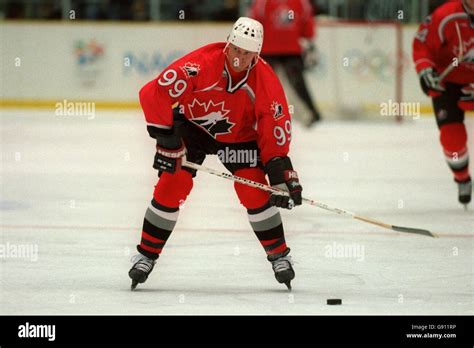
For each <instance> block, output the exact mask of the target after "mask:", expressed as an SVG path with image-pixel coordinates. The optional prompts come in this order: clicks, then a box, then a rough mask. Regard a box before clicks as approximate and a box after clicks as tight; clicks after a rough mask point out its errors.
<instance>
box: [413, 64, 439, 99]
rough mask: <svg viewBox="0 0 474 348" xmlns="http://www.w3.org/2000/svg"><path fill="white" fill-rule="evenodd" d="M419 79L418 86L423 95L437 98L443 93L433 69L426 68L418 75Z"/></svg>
mask: <svg viewBox="0 0 474 348" xmlns="http://www.w3.org/2000/svg"><path fill="white" fill-rule="evenodd" d="M418 76H419V77H420V85H421V89H422V90H423V93H425V94H426V95H427V96H430V97H437V96H439V95H440V94H441V92H444V91H445V89H444V87H443V86H442V85H441V81H440V80H439V75H438V73H437V72H436V70H434V69H433V68H426V69H424V70H422V71H420V73H419V74H418Z"/></svg>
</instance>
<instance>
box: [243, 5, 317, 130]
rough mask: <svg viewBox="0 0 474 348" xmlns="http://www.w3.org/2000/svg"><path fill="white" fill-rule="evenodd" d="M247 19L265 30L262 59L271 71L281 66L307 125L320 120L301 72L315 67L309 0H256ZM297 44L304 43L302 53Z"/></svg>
mask: <svg viewBox="0 0 474 348" xmlns="http://www.w3.org/2000/svg"><path fill="white" fill-rule="evenodd" d="M250 17H252V18H255V19H256V20H258V21H260V22H261V23H262V25H263V28H264V30H265V41H264V43H263V47H262V57H263V58H264V59H265V60H266V61H267V62H268V63H270V65H271V66H272V67H273V69H276V68H277V67H278V66H281V67H282V68H283V70H284V71H285V74H286V76H287V78H288V80H289V82H290V84H291V86H292V87H293V89H294V90H295V92H296V93H297V95H298V96H299V98H300V99H301V101H302V102H303V103H304V104H305V105H306V107H307V108H308V110H309V112H310V113H311V117H310V120H309V122H308V124H307V125H308V126H311V125H312V124H314V123H315V122H318V121H320V119H321V114H320V111H319V110H318V107H317V106H316V103H315V102H314V101H313V98H312V97H311V94H310V92H309V90H308V87H307V85H306V81H305V80H304V69H305V65H306V67H308V66H311V65H313V66H314V65H316V47H315V45H314V43H313V38H314V36H315V21H314V17H313V8H312V5H311V3H310V1H309V0H255V2H254V3H253V5H252V7H251V8H250ZM300 41H305V43H306V49H305V50H303V47H302V45H301V42H300Z"/></svg>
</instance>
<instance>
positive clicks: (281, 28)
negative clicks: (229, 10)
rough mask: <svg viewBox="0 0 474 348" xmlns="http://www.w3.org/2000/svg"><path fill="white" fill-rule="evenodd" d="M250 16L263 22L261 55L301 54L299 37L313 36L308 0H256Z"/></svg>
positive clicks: (309, 37)
mask: <svg viewBox="0 0 474 348" xmlns="http://www.w3.org/2000/svg"><path fill="white" fill-rule="evenodd" d="M249 16H250V17H252V18H255V19H256V20H258V21H259V22H260V23H262V25H263V28H264V33H265V34H264V40H263V47H262V55H279V54H281V55H290V54H291V55H293V54H301V50H302V48H301V45H300V43H299V39H300V38H302V37H304V38H308V39H311V38H313V37H314V25H315V23H314V18H313V8H312V7H311V4H310V3H309V0H256V1H255V3H254V4H253V6H252V8H251V9H250V14H249Z"/></svg>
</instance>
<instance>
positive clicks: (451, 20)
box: [413, 0, 474, 84]
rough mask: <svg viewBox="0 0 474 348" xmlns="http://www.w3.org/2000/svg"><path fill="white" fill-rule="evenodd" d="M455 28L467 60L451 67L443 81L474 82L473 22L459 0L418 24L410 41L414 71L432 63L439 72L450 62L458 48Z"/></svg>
mask: <svg viewBox="0 0 474 348" xmlns="http://www.w3.org/2000/svg"><path fill="white" fill-rule="evenodd" d="M457 28H459V34H460V36H461V41H462V47H463V55H464V57H466V60H465V61H463V62H461V63H460V64H459V66H458V67H457V68H456V69H453V70H452V71H451V72H450V73H449V74H448V75H447V77H446V78H445V81H448V82H453V83H459V84H468V83H472V82H474V26H473V25H472V24H471V23H470V21H469V16H468V14H467V13H466V11H465V10H464V7H463V5H462V2H461V0H458V1H451V2H447V3H445V4H443V5H442V6H440V7H438V8H437V9H436V10H435V11H434V12H433V13H432V14H431V16H428V17H427V18H426V20H425V21H424V22H423V23H422V24H421V25H420V28H419V30H418V32H417V34H416V37H415V39H414V41H413V60H414V62H415V66H416V71H417V72H420V71H421V70H423V69H426V68H427V67H432V68H434V69H435V70H436V71H437V72H438V73H439V74H441V73H442V72H443V71H444V69H446V67H447V66H448V65H450V64H452V63H453V59H454V58H456V57H457V56H458V55H459V49H460V40H459V34H458V29H457Z"/></svg>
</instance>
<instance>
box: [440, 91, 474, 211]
mask: <svg viewBox="0 0 474 348" xmlns="http://www.w3.org/2000/svg"><path fill="white" fill-rule="evenodd" d="M459 88H460V87H456V86H453V85H447V91H446V93H443V94H442V95H441V96H439V97H436V98H433V107H434V109H435V114H436V122H437V124H438V127H439V130H440V142H441V146H442V147H443V153H444V156H445V159H446V162H447V164H448V166H449V168H450V169H451V171H452V173H453V176H454V180H455V181H456V182H457V183H458V186H459V196H458V199H459V201H460V202H461V203H463V204H467V203H469V202H470V200H471V190H472V188H471V177H470V175H469V153H468V149H467V132H466V127H465V125H464V110H462V109H460V108H459V107H458V104H457V102H458V99H459V92H458V89H459Z"/></svg>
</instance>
